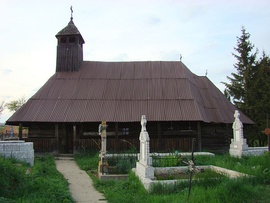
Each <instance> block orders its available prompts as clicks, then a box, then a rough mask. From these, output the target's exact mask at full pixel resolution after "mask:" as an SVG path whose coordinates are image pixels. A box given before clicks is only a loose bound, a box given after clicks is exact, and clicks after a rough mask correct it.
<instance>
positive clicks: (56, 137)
mask: <svg viewBox="0 0 270 203" xmlns="http://www.w3.org/2000/svg"><path fill="white" fill-rule="evenodd" d="M54 134H55V140H56V154H58V153H59V132H58V124H57V123H56V124H55V128H54Z"/></svg>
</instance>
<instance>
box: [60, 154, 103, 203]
mask: <svg viewBox="0 0 270 203" xmlns="http://www.w3.org/2000/svg"><path fill="white" fill-rule="evenodd" d="M55 163H56V168H57V170H58V171H59V172H60V173H62V174H63V175H64V177H65V178H66V179H67V181H68V183H69V190H70V192H71V194H72V197H73V199H74V200H75V201H76V202H78V203H107V200H106V199H105V197H104V196H103V194H101V193H100V192H98V191H97V190H96V189H95V188H94V186H93V182H92V179H91V178H90V177H89V175H88V174H87V173H86V172H85V171H83V170H81V169H80V168H79V167H78V166H77V164H76V162H75V161H74V159H73V158H71V157H56V159H55Z"/></svg>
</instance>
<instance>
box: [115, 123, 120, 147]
mask: <svg viewBox="0 0 270 203" xmlns="http://www.w3.org/2000/svg"><path fill="white" fill-rule="evenodd" d="M115 139H116V142H115V144H116V151H118V150H119V137H118V122H115Z"/></svg>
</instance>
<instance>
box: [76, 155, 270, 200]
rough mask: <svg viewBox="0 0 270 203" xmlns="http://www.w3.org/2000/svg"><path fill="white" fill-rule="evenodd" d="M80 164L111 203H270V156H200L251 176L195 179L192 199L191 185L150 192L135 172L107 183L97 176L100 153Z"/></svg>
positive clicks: (200, 159) (202, 160)
mask: <svg viewBox="0 0 270 203" xmlns="http://www.w3.org/2000/svg"><path fill="white" fill-rule="evenodd" d="M75 159H76V161H77V163H78V165H79V166H80V167H81V168H82V169H83V170H86V171H87V172H88V174H89V175H90V176H91V178H92V179H93V181H94V186H95V187H96V188H97V189H98V190H99V191H101V192H102V193H104V195H105V197H106V198H107V200H108V201H109V202H110V203H119V202H121V203H125V202H126V203H132V202H134V203H135V202H136V203H137V202H142V203H148V202H149V203H164V202H170V203H171V202H172V203H173V202H175V203H176V202H177V203H179V202H192V203H197V202H198V203H204V202H205V203H212V202H213V203H226V202H228V203H231V202H238V203H241V202H243V203H255V202H256V203H260V202H261V203H268V202H269V203H270V156H269V154H264V155H262V156H258V157H244V158H242V159H238V158H233V157H230V156H229V155H216V156H214V157H209V156H198V157H196V159H195V163H196V164H199V165H208V164H212V165H216V166H220V167H224V168H228V169H232V170H236V171H239V172H243V173H247V174H249V175H251V177H249V178H238V179H229V178H215V179H212V178H205V179H202V180H194V181H193V183H192V191H191V195H190V197H189V198H188V183H187V182H179V183H177V184H176V185H174V186H166V187H164V186H161V185H157V186H155V187H154V188H153V189H152V192H151V193H147V192H146V191H145V189H144V187H143V185H142V184H141V182H140V181H139V180H138V178H137V177H136V176H135V174H134V173H133V172H130V173H129V177H128V179H126V180H121V181H113V180H110V181H106V180H99V179H98V178H97V176H96V172H97V164H98V154H97V153H95V154H93V153H90V154H83V155H77V156H76V157H75Z"/></svg>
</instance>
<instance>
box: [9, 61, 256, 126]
mask: <svg viewBox="0 0 270 203" xmlns="http://www.w3.org/2000/svg"><path fill="white" fill-rule="evenodd" d="M235 110H236V107H235V106H234V105H233V104H231V103H230V102H229V101H228V99H227V98H226V97H225V96H224V95H223V94H222V93H221V92H220V91H219V90H218V88H217V87H215V86H214V85H213V83H212V82H211V81H210V80H209V79H208V78H207V77H205V76H197V75H195V74H193V73H192V72H191V71H190V70H189V69H188V68H187V67H186V66H185V65H184V64H183V63H182V62H180V61H177V62H172V61H170V62H167V61H163V62H161V61H140V62H97V61H95V62H94V61H84V62H83V63H82V65H81V67H80V69H79V71H78V72H57V73H55V74H54V75H53V76H52V77H51V78H50V79H49V80H48V81H47V82H46V83H45V84H44V85H43V86H42V87H41V88H40V89H39V91H38V92H37V93H36V94H35V95H34V96H32V98H30V99H29V100H28V101H27V103H26V104H25V105H24V106H23V107H21V108H20V109H19V110H18V111H17V112H15V113H14V114H13V115H12V116H11V117H10V118H9V119H8V121H7V124H18V123H28V122H100V121H102V120H106V121H108V122H134V121H139V120H140V118H141V115H142V114H144V115H146V117H147V120H148V121H202V122H214V123H233V121H234V117H233V114H234V111H235ZM240 119H241V121H242V122H243V123H249V124H251V123H253V121H251V120H250V119H249V118H248V117H246V116H245V115H244V114H242V113H241V116H240Z"/></svg>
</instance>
